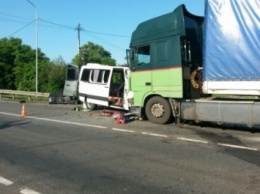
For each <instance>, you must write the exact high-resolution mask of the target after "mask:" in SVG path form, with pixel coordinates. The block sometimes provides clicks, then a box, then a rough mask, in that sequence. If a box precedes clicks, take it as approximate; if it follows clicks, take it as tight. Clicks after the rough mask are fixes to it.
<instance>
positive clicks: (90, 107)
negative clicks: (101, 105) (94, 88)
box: [85, 98, 97, 110]
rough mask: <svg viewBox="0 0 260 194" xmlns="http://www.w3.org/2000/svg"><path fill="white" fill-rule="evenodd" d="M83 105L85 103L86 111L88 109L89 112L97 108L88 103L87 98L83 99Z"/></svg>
mask: <svg viewBox="0 0 260 194" xmlns="http://www.w3.org/2000/svg"><path fill="white" fill-rule="evenodd" d="M85 103H86V107H87V109H89V110H95V109H96V108H97V105H96V104H93V103H89V102H88V100H87V98H86V99H85Z"/></svg>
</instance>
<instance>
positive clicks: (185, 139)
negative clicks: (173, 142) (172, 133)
mask: <svg viewBox="0 0 260 194" xmlns="http://www.w3.org/2000/svg"><path fill="white" fill-rule="evenodd" d="M177 139H179V140H183V141H191V142H196V143H205V144H207V143H208V142H207V141H201V140H198V139H188V138H184V137H178V138H177Z"/></svg>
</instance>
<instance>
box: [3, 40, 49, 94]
mask: <svg viewBox="0 0 260 194" xmlns="http://www.w3.org/2000/svg"><path fill="white" fill-rule="evenodd" d="M35 60H36V59H35V50H33V49H32V48H31V47H30V46H28V45H24V44H23V43H22V40H21V39H19V38H9V39H7V38H3V39H0V88H1V89H13V90H16V89H17V90H25V91H35V76H36V75H35V74H36V73H35V72H36V67H35ZM48 63H49V59H48V58H47V57H46V56H45V54H44V53H42V52H41V50H40V49H39V50H38V75H39V76H38V91H41V92H44V86H45V85H46V82H47V80H44V79H43V78H46V77H45V75H42V70H43V69H45V66H46V65H47V64H48Z"/></svg>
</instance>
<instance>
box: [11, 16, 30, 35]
mask: <svg viewBox="0 0 260 194" xmlns="http://www.w3.org/2000/svg"><path fill="white" fill-rule="evenodd" d="M34 21H35V20H33V21H31V22H29V23H28V24H26V25H25V26H23V27H22V28H20V29H18V30H16V31H15V32H13V33H12V34H10V35H8V36H7V37H10V36H12V35H14V34H16V33H18V32H20V31H21V30H23V29H24V28H26V27H27V26H29V25H31V24H32V23H33V22H34Z"/></svg>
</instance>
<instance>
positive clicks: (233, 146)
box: [218, 143, 257, 151]
mask: <svg viewBox="0 0 260 194" xmlns="http://www.w3.org/2000/svg"><path fill="white" fill-rule="evenodd" d="M218 145H220V146H225V147H231V148H239V149H245V150H253V151H257V148H250V147H245V146H237V145H232V144H225V143H218Z"/></svg>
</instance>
